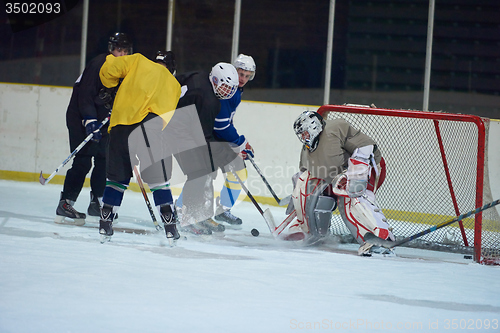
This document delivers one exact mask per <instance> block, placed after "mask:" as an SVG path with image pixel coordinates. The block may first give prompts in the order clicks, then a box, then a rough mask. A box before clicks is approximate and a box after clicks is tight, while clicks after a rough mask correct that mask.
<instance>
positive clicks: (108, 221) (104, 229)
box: [99, 204, 114, 244]
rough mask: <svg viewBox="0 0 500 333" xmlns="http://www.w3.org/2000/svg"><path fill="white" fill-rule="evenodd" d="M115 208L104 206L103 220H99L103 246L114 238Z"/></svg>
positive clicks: (102, 211)
mask: <svg viewBox="0 0 500 333" xmlns="http://www.w3.org/2000/svg"><path fill="white" fill-rule="evenodd" d="M113 218H114V214H113V206H110V205H107V204H104V206H103V207H102V210H101V219H100V220H99V234H100V235H101V244H102V243H104V242H109V241H110V240H111V236H113Z"/></svg>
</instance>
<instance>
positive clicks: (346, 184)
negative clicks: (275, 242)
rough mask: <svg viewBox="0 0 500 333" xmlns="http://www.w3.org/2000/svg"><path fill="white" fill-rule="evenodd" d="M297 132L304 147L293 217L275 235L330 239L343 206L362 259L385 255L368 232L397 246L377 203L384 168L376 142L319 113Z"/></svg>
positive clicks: (306, 115)
mask: <svg viewBox="0 0 500 333" xmlns="http://www.w3.org/2000/svg"><path fill="white" fill-rule="evenodd" d="M293 129H294V131H295V134H296V135H297V137H298V138H299V140H300V141H301V142H302V144H303V147H302V151H301V155H300V163H299V168H300V169H299V170H300V172H298V173H297V174H296V175H295V176H294V179H293V181H294V191H293V194H292V201H291V204H290V206H289V209H288V210H287V213H289V215H288V217H287V219H285V221H284V222H283V223H282V224H281V225H280V226H278V228H277V230H276V231H275V233H276V234H277V235H279V237H280V238H282V239H284V240H304V241H306V242H310V243H312V242H315V241H317V240H318V239H321V238H322V237H325V236H326V235H327V234H328V230H329V228H330V220H331V216H332V212H333V211H334V210H335V209H336V208H337V204H338V208H339V211H340V215H341V216H342V220H343V221H344V223H345V225H346V226H347V228H348V229H349V230H350V232H351V233H352V235H353V236H354V238H355V239H356V240H357V242H358V243H359V244H360V248H359V250H358V253H359V254H360V255H371V253H372V252H374V253H375V252H384V251H386V250H387V249H384V248H378V247H373V246H372V245H371V244H368V243H366V244H365V242H364V235H365V234H366V233H368V232H369V233H373V234H374V235H376V236H378V237H380V238H383V239H391V240H394V235H393V234H392V232H391V228H390V227H389V224H388V223H387V221H386V218H385V216H384V214H383V213H382V211H381V210H380V208H379V207H378V204H377V202H376V199H375V192H376V191H377V189H378V188H379V187H380V185H381V184H382V182H383V181H384V178H385V162H384V159H383V158H382V154H381V153H380V150H379V149H378V147H377V145H376V144H375V142H374V141H373V139H371V138H370V137H369V136H367V135H366V134H364V133H362V132H361V131H360V130H357V129H355V128H354V127H352V126H351V125H350V124H349V123H348V122H347V121H345V120H344V119H341V118H337V119H332V120H325V119H323V117H321V115H320V114H319V113H317V112H314V111H304V112H303V113H302V114H300V116H299V117H298V118H297V120H295V122H294V124H293ZM292 205H293V207H292ZM292 209H293V211H292Z"/></svg>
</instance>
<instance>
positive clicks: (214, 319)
mask: <svg viewBox="0 0 500 333" xmlns="http://www.w3.org/2000/svg"><path fill="white" fill-rule="evenodd" d="M61 188H62V186H60V185H52V184H47V185H45V186H42V185H40V184H38V183H23V182H13V181H6V180H2V181H0V332H16V333H17V332H36V333H44V332H47V333H54V332H85V333H88V332H233V333H236V332H237V333H244V332H251V333H256V332H273V333H275V332H294V331H299V332H300V331H309V332H311V331H314V332H316V331H341V332H371V331H404V332H450V331H453V332H460V331H470V327H474V328H476V331H481V330H479V329H477V328H478V327H479V326H478V325H480V324H481V325H482V330H483V331H489V332H498V331H499V330H500V328H499V325H500V323H499V322H498V321H499V320H500V297H499V290H500V267H493V266H484V265H479V264H476V263H473V262H472V261H471V260H466V259H464V258H463V256H461V255H458V254H446V253H435V252H432V251H424V250H417V249H410V248H399V249H397V250H396V253H397V254H398V255H399V257H396V258H381V257H372V258H366V257H358V256H356V255H354V252H355V250H356V248H357V246H356V245H350V244H349V245H331V246H321V247H319V248H303V247H301V246H298V245H295V244H284V243H281V242H277V241H275V240H273V239H272V238H271V236H270V235H269V232H268V230H267V227H266V225H265V223H264V220H263V219H262V216H261V215H260V214H259V213H258V211H257V209H255V207H254V206H253V205H252V204H251V203H249V202H242V203H239V204H238V205H237V206H235V207H234V209H233V211H232V212H233V214H235V215H237V216H239V217H241V218H242V219H243V227H242V229H241V230H229V229H228V230H226V232H225V234H226V237H224V238H221V237H211V238H200V237H195V236H188V239H187V240H182V241H179V242H178V244H177V247H175V248H169V247H168V245H167V244H168V243H167V241H166V238H165V236H164V234H163V232H162V231H161V232H159V233H156V232H155V228H154V225H153V223H152V221H151V220H150V217H149V213H148V210H147V207H146V205H145V203H144V199H143V198H142V195H141V194H140V193H135V192H131V191H127V192H126V193H125V199H124V202H123V206H122V207H121V208H120V210H119V215H120V218H119V223H118V224H117V225H116V228H117V231H116V232H115V235H114V236H113V237H112V240H111V242H109V243H106V244H100V242H99V235H98V230H97V226H98V222H97V219H95V218H94V219H88V222H87V224H86V225H85V226H83V227H76V226H67V225H58V224H55V223H54V222H53V219H54V216H55V209H56V206H57V203H58V200H59V193H60V191H61ZM88 191H89V189H88V188H84V189H83V191H82V193H81V195H80V198H79V200H78V201H77V204H76V206H75V207H76V208H77V209H78V210H79V211H86V208H87V205H88ZM263 208H264V209H265V208H268V207H267V206H263ZM269 208H270V209H271V211H272V213H273V215H274V217H275V219H276V221H279V220H281V219H283V218H284V217H285V215H284V210H285V209H284V208H282V207H274V206H271V207H269ZM120 228H122V229H125V228H133V229H137V230H138V232H137V234H132V233H125V232H120V231H118V230H120ZM252 228H257V229H258V230H259V231H260V236H259V237H252V236H251V234H250V230H251V229H252ZM453 324H455V325H457V328H456V329H452V328H451V327H452V325H453ZM461 325H462V326H461ZM464 325H465V326H464ZM486 325H489V329H487V330H486V329H485V328H486ZM495 325H496V326H495ZM460 327H462V328H460ZM495 327H496V328H495Z"/></svg>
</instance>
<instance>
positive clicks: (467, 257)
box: [464, 254, 472, 259]
mask: <svg viewBox="0 0 500 333" xmlns="http://www.w3.org/2000/svg"><path fill="white" fill-rule="evenodd" d="M464 259H472V256H471V255H469V254H466V255H464Z"/></svg>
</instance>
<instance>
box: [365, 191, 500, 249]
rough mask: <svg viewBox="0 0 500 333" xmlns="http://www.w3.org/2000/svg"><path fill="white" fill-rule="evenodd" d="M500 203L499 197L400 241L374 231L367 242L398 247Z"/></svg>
mask: <svg viewBox="0 0 500 333" xmlns="http://www.w3.org/2000/svg"><path fill="white" fill-rule="evenodd" d="M499 203H500V199H497V200H495V201H493V202H491V203H489V204H486V205H484V206H483V207H479V208H476V209H475V210H471V211H470V212H468V213H465V214H462V215H459V216H457V217H454V218H452V219H451V220H448V221H445V222H442V223H439V224H438V225H435V226H433V227H431V228H429V229H426V230H424V231H421V232H419V233H417V234H415V235H413V236H408V237H406V238H404V239H401V240H399V241H395V242H393V241H390V240H386V239H382V238H379V237H377V236H375V235H374V234H372V233H367V234H366V235H365V236H364V239H365V241H366V242H367V243H370V244H373V245H377V246H383V247H386V248H393V247H396V246H400V245H403V244H405V243H408V242H410V241H412V240H414V239H416V238H419V237H422V236H424V235H427V234H428V233H431V232H433V231H436V230H438V229H441V228H443V227H446V226H447V225H450V224H452V223H455V222H458V221H461V220H463V219H465V218H467V217H469V216H471V215H475V214H477V213H480V212H482V211H483V210H486V209H488V208H491V207H493V206H495V205H498V204H499Z"/></svg>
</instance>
